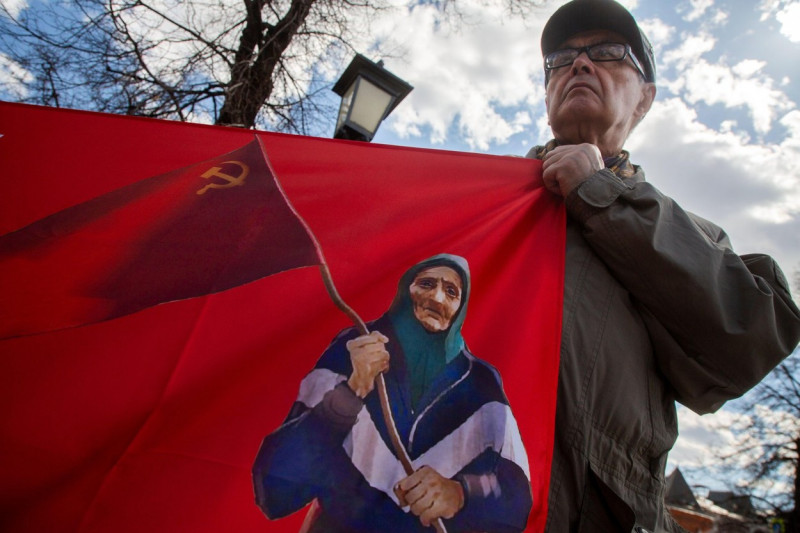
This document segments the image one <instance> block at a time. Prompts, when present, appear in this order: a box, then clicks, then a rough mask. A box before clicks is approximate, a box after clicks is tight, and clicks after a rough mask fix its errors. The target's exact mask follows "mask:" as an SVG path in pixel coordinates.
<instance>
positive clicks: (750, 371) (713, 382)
mask: <svg viewBox="0 0 800 533" xmlns="http://www.w3.org/2000/svg"><path fill="white" fill-rule="evenodd" d="M541 42H542V52H543V55H544V59H545V76H546V84H547V92H546V104H547V112H548V117H549V119H550V126H551V128H552V131H553V135H554V139H553V140H552V141H550V142H549V143H547V144H546V145H545V146H538V147H535V148H533V149H532V150H531V152H530V153H529V157H536V158H540V159H542V160H543V177H544V183H545V186H546V187H547V188H548V189H549V190H550V191H551V192H553V193H554V194H557V195H559V196H562V197H563V198H564V202H565V205H566V209H567V213H568V227H567V249H566V276H565V289H564V311H563V330H562V341H561V362H560V375H559V386H558V400H557V409H556V411H557V412H556V438H555V442H554V455H553V464H552V471H551V481H550V497H549V510H548V518H547V530H548V531H551V532H554V533H555V532H559V533H560V532H567V531H578V532H584V531H585V532H625V533H627V532H630V531H677V530H679V529H678V528H677V526H676V525H675V524H674V522H673V521H672V520H671V519H670V517H669V515H668V513H667V512H666V511H665V509H664V502H663V497H664V486H665V481H664V470H665V465H666V460H667V453H668V452H669V450H670V448H671V447H672V445H673V443H674V442H675V439H676V437H677V433H678V430H677V422H676V412H675V401H678V402H681V403H682V404H684V405H686V406H688V407H689V408H691V409H692V410H694V411H696V412H698V413H707V412H711V411H714V410H716V409H718V408H719V407H720V406H721V405H722V404H723V403H724V402H725V401H726V400H728V399H730V398H734V397H737V396H739V395H741V394H743V393H744V392H745V391H747V390H748V389H749V388H750V387H752V386H753V385H754V384H756V383H758V381H759V380H761V379H762V378H763V377H764V376H765V375H766V374H767V373H768V372H769V371H770V370H771V369H772V368H773V367H774V366H775V365H777V364H778V363H779V362H780V361H781V360H782V359H783V358H784V357H786V355H787V354H789V353H791V351H792V350H793V349H794V348H795V346H796V345H797V342H798V338H800V312H799V311H798V309H797V307H796V306H795V304H794V303H793V302H792V299H791V296H790V293H789V289H788V286H787V283H786V279H785V278H784V276H783V274H782V273H781V271H780V269H779V268H778V266H777V265H776V264H775V262H774V261H773V260H772V259H771V258H770V257H768V256H765V255H746V256H741V257H739V256H737V255H736V254H734V252H733V251H732V250H731V247H730V245H729V242H728V239H727V237H726V235H725V233H724V232H723V231H722V230H721V229H720V228H718V227H717V226H715V225H713V224H712V223H710V222H708V221H705V220H703V219H701V218H699V217H696V216H694V215H692V214H690V213H687V212H685V211H684V210H683V209H681V208H680V206H678V205H676V204H675V202H674V201H673V200H671V199H670V198H668V197H666V196H664V195H663V194H661V193H660V192H659V191H658V190H657V189H656V188H655V187H653V186H652V185H650V184H649V183H647V182H646V181H645V179H644V172H643V171H642V169H641V168H639V167H638V166H635V165H633V164H631V162H630V161H629V157H628V153H627V152H625V151H624V150H623V145H624V143H625V141H626V139H627V138H628V135H629V134H630V133H631V131H632V130H633V129H634V128H635V127H636V125H637V124H638V123H639V121H641V120H642V119H643V118H644V116H645V114H646V113H647V111H648V110H649V109H650V106H651V104H652V103H653V99H654V97H655V93H656V89H655V85H654V82H655V64H654V60H653V53H652V49H651V47H650V44H649V42H648V41H647V38H646V37H645V36H644V34H643V33H642V32H641V31H640V29H639V27H638V26H637V24H636V21H635V20H634V18H633V17H632V16H631V14H630V13H629V12H628V11H626V10H625V9H624V8H623V7H622V6H620V5H619V4H617V3H616V2H613V1H610V0H574V1H573V2H570V3H568V4H565V5H564V6H562V7H561V8H560V9H559V10H558V11H556V12H555V14H554V15H553V16H552V17H551V18H550V20H549V21H548V22H547V24H546V26H545V28H544V31H543V33H542V41H541ZM677 155H678V154H676V156H677ZM691 164H692V163H691V161H680V163H679V164H678V165H676V166H675V171H676V172H680V169H681V165H691Z"/></svg>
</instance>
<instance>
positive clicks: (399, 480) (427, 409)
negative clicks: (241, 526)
mask: <svg viewBox="0 0 800 533" xmlns="http://www.w3.org/2000/svg"><path fill="white" fill-rule="evenodd" d="M469 288H470V276H469V269H468V266H467V262H466V261H465V260H464V259H463V258H461V257H458V256H452V255H445V254H443V255H437V256H434V257H431V258H430V259H427V260H425V261H422V262H421V263H419V264H417V265H415V266H413V267H412V268H411V269H409V270H408V271H407V272H406V273H405V274H404V275H403V277H402V278H401V279H400V282H399V284H398V290H397V294H396V296H395V298H394V300H393V301H392V304H391V306H390V308H389V311H388V312H387V313H386V314H384V315H383V316H382V317H380V318H379V319H378V320H376V321H374V322H372V323H370V324H369V328H370V331H372V333H370V334H369V335H364V336H359V335H358V332H357V331H356V330H355V329H354V328H351V329H347V330H345V331H343V332H341V333H340V334H339V335H338V336H337V337H336V339H334V341H333V342H332V343H331V345H330V346H329V347H328V349H327V350H326V351H325V353H323V354H322V357H321V358H320V359H319V361H318V362H317V364H316V366H315V368H314V369H313V370H312V371H311V372H310V373H309V374H308V375H307V376H306V378H305V379H304V380H303V382H302V383H301V385H300V393H299V395H298V397H297V401H296V402H295V403H294V406H293V407H292V410H291V412H290V413H289V416H288V417H287V419H286V421H285V423H284V424H283V425H282V426H281V427H279V428H278V429H277V430H275V431H274V432H273V433H272V434H270V435H269V436H267V437H266V438H265V439H264V442H263V444H262V446H261V449H260V451H259V453H258V457H257V458H256V461H255V465H254V467H253V480H254V483H255V493H256V501H257V503H258V505H259V506H260V507H261V508H262V510H263V511H264V512H265V514H266V515H267V516H268V517H269V518H272V519H275V518H280V517H283V516H286V515H288V514H290V513H292V512H295V511H297V510H299V509H301V508H302V507H304V506H305V505H306V504H308V503H309V502H311V501H312V500H314V499H317V501H318V503H319V507H320V512H319V513H318V515H317V516H316V519H315V521H314V522H313V524H312V525H311V527H310V531H319V532H328V533H330V532H340V531H341V532H371V531H375V532H377V531H381V532H403V533H408V532H414V531H432V529H428V526H429V525H430V524H431V523H433V522H434V520H436V519H437V518H442V519H444V524H445V526H446V528H447V530H448V532H449V533H454V532H458V531H492V532H505V531H522V530H523V529H524V528H525V523H526V521H527V517H528V513H529V512H530V508H531V489H530V481H529V479H528V476H529V474H528V460H527V456H526V454H525V450H524V448H523V445H522V441H521V439H520V435H519V430H518V428H517V424H516V421H515V420H514V417H513V415H512V413H511V409H510V408H509V405H508V400H507V399H506V397H505V394H504V393H503V389H502V385H501V382H500V377H499V375H498V373H497V371H496V370H495V369H494V368H493V367H492V366H490V365H489V364H488V363H486V362H484V361H482V360H480V359H478V358H476V357H475V356H474V355H472V354H471V353H470V352H469V351H468V350H467V348H466V346H465V344H464V339H463V338H462V336H461V326H462V324H463V323H464V318H465V315H466V311H467V301H468V299H469ZM380 372H383V373H384V378H385V381H386V387H387V391H388V395H389V399H390V404H391V406H392V407H391V408H392V413H393V416H394V420H395V423H396V425H397V429H398V431H399V433H400V437H401V440H402V442H403V444H404V445H405V447H406V449H407V450H408V453H409V456H410V458H411V460H412V464H413V465H414V468H415V472H414V473H413V474H412V475H410V476H407V475H406V474H405V472H404V470H403V467H402V465H401V463H400V462H399V461H398V459H397V458H396V457H395V455H394V453H393V452H392V451H391V450H392V445H391V441H390V437H389V435H388V432H387V429H386V426H385V424H384V419H383V417H382V415H381V407H380V402H379V399H378V398H377V396H378V395H377V393H376V392H375V391H374V390H373V389H374V385H373V384H374V380H375V377H376V376H377V375H378V373H380Z"/></svg>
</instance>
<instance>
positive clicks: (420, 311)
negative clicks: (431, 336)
mask: <svg viewBox="0 0 800 533" xmlns="http://www.w3.org/2000/svg"><path fill="white" fill-rule="evenodd" d="M461 290H462V283H461V277H460V276H459V275H458V273H457V272H456V271H455V270H453V269H452V268H450V267H446V266H437V267H431V268H426V269H425V270H422V271H420V272H419V273H418V274H417V275H416V277H415V278H414V281H413V282H411V286H410V287H409V292H410V294H411V302H412V305H413V307H414V316H415V317H417V320H419V322H420V324H422V327H424V328H425V329H426V330H428V331H430V332H437V331H444V330H446V329H447V328H449V327H450V323H451V322H452V320H453V317H454V316H455V314H456V313H457V312H458V308H459V307H460V306H461Z"/></svg>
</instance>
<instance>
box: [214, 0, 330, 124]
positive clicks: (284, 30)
mask: <svg viewBox="0 0 800 533" xmlns="http://www.w3.org/2000/svg"><path fill="white" fill-rule="evenodd" d="M315 1H316V0H292V3H291V5H290V7H289V9H288V11H287V12H286V14H285V15H284V16H283V18H282V19H280V20H279V21H278V23H277V24H275V25H274V26H269V25H265V23H264V22H263V19H262V7H263V4H264V2H263V0H245V5H246V8H247V19H246V22H245V27H244V29H243V30H242V37H241V39H240V40H239V49H238V50H237V52H236V58H235V63H234V65H233V67H232V68H231V80H230V83H229V84H228V87H227V89H226V95H225V101H224V102H223V104H222V108H221V109H220V112H219V116H218V117H217V124H222V125H229V126H239V127H243V128H251V127H253V126H254V125H255V120H256V115H258V111H259V110H260V109H261V107H262V106H263V105H264V103H265V102H266V101H267V100H268V99H269V97H270V95H271V94H272V89H273V87H274V83H273V80H272V75H273V72H274V71H275V67H276V66H277V65H278V62H279V61H280V60H281V57H282V56H283V53H284V51H285V50H286V49H287V48H288V47H289V45H290V44H291V42H292V38H293V37H294V36H295V35H296V34H297V31H298V30H299V29H300V28H301V27H302V26H303V24H304V23H305V20H306V17H308V14H309V12H310V11H311V7H312V6H313V5H314V2H315ZM265 26H266V32H264V29H265Z"/></svg>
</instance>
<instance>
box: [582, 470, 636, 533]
mask: <svg viewBox="0 0 800 533" xmlns="http://www.w3.org/2000/svg"><path fill="white" fill-rule="evenodd" d="M635 523H636V517H635V515H634V513H633V510H632V509H631V508H630V506H628V504H627V503H625V502H624V501H623V500H622V498H620V497H619V496H618V495H617V494H616V493H615V492H614V491H613V490H612V489H611V488H610V487H609V486H608V485H606V484H605V483H604V482H603V481H602V480H601V479H600V478H599V477H598V476H597V475H596V474H595V473H594V472H593V471H592V469H591V468H589V473H588V475H587V477H586V487H585V490H584V493H583V501H582V503H581V512H580V521H579V523H578V531H577V533H621V532H622V533H627V532H629V531H632V530H633V526H634V524H635Z"/></svg>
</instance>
